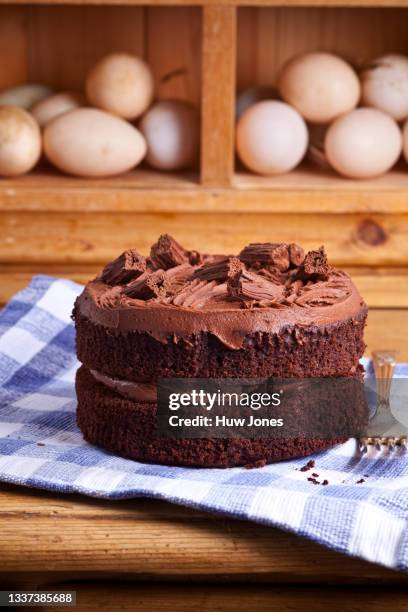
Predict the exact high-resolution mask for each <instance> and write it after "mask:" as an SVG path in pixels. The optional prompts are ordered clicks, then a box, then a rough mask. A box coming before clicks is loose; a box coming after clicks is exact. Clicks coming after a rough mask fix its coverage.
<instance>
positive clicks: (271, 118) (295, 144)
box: [236, 100, 308, 175]
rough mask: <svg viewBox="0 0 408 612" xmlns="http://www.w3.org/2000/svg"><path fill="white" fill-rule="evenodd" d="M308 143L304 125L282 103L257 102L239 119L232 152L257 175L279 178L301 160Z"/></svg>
mask: <svg viewBox="0 0 408 612" xmlns="http://www.w3.org/2000/svg"><path fill="white" fill-rule="evenodd" d="M307 142H308V132H307V127H306V123H305V122H304V120H303V119H302V117H301V116H300V115H299V113H298V112H297V111H296V110H295V109H294V108H292V107H291V106H289V105H288V104H285V103H284V102H280V101H277V100H265V101H263V102H257V103H256V104H254V105H253V106H251V107H250V108H248V109H247V110H246V111H245V112H244V113H243V115H241V117H240V119H239V120H238V124H237V133H236V149H237V153H238V156H239V158H240V160H241V161H242V163H243V164H245V166H247V167H248V168H249V169H250V170H253V171H254V172H257V173H259V174H265V175H273V174H283V173H284V172H288V171H289V170H292V168H294V167H295V166H297V165H298V163H299V162H300V161H301V160H302V158H303V156H304V154H305V152H306V148H307Z"/></svg>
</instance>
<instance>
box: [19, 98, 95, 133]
mask: <svg viewBox="0 0 408 612" xmlns="http://www.w3.org/2000/svg"><path fill="white" fill-rule="evenodd" d="M80 106H86V100H85V96H83V95H82V94H81V93H78V92H72V91H64V92H61V93H57V94H54V95H53V96H50V97H49V98H45V99H44V100H41V101H40V102H37V104H35V105H34V106H33V107H32V108H31V110H30V112H31V114H32V115H33V117H34V119H35V120H36V121H37V123H38V125H39V126H40V127H44V126H45V125H47V123H49V122H50V121H51V120H52V119H55V117H58V115H62V114H63V113H67V112H68V111H70V110H73V109H74V108H79V107H80Z"/></svg>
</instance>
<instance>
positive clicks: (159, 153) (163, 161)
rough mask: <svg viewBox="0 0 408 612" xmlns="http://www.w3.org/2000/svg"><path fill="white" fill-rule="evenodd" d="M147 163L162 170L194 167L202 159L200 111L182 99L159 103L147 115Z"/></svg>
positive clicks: (143, 129)
mask: <svg viewBox="0 0 408 612" xmlns="http://www.w3.org/2000/svg"><path fill="white" fill-rule="evenodd" d="M139 127H140V131H141V132H142V134H143V135H144V137H145V138H146V142H147V155H146V161H147V163H148V164H150V165H151V166H153V167H154V168H159V169H160V170H179V169H182V168H190V167H192V166H193V165H194V164H195V163H196V162H197V160H198V152H199V143H200V120H199V114H198V112H197V110H196V109H195V108H194V107H193V106H192V105H191V104H188V103H187V102H183V101H181V100H163V101H161V102H157V103H156V104H155V105H154V106H152V108H150V109H149V110H148V111H147V113H146V114H145V115H144V116H143V118H142V120H141V122H140V125H139Z"/></svg>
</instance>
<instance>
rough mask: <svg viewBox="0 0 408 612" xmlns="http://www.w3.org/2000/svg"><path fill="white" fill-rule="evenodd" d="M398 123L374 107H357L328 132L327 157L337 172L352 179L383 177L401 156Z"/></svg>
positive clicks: (340, 118) (326, 139) (334, 124)
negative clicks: (381, 175)
mask: <svg viewBox="0 0 408 612" xmlns="http://www.w3.org/2000/svg"><path fill="white" fill-rule="evenodd" d="M401 148H402V136H401V131H400V129H399V127H398V125H397V123H396V122H395V121H394V119H392V118H391V117H390V116H389V115H386V114H385V113H383V112H382V111H379V110H377V109H375V108H358V109H356V110H354V111H352V112H350V113H348V114H346V115H343V116H342V117H339V119H337V120H336V121H335V122H334V123H333V124H332V125H331V126H330V127H329V129H328V130H327V134H326V138H325V151H326V156H327V158H328V160H329V162H330V164H331V165H332V166H333V168H334V169H335V170H337V172H339V173H340V174H343V175H344V176H347V177H350V178H361V179H362V178H371V177H375V176H378V175H380V174H384V172H387V171H388V170H389V169H390V168H391V167H392V166H393V165H394V164H395V162H396V161H397V159H398V157H399V156H400V154H401Z"/></svg>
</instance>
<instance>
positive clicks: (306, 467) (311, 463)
mask: <svg viewBox="0 0 408 612" xmlns="http://www.w3.org/2000/svg"><path fill="white" fill-rule="evenodd" d="M315 465H316V462H315V461H314V460H313V459H310V461H308V462H307V463H306V465H304V466H302V467H301V468H300V469H299V471H300V472H307V471H308V470H311V469H312V468H314V467H315Z"/></svg>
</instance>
